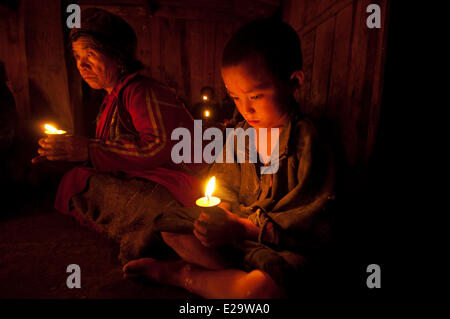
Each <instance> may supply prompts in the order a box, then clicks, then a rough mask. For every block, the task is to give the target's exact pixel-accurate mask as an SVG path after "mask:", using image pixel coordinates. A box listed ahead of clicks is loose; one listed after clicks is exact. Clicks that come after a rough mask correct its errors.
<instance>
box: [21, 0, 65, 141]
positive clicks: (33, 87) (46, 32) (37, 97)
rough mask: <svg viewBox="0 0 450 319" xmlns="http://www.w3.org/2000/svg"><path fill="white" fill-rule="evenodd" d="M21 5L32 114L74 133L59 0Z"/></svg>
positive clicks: (27, 1) (39, 119)
mask: <svg viewBox="0 0 450 319" xmlns="http://www.w3.org/2000/svg"><path fill="white" fill-rule="evenodd" d="M24 6H25V21H26V22H27V23H26V24H25V34H26V48H27V49H26V52H27V59H28V75H29V85H30V101H32V104H31V111H32V117H33V118H34V119H35V120H36V121H38V122H39V121H44V120H45V121H47V120H49V121H50V120H52V121H55V122H56V124H57V125H59V126H61V127H62V128H64V129H65V130H67V131H70V132H73V124H74V121H73V116H72V112H71V107H70V98H69V89H68V85H67V71H66V65H65V56H64V41H63V34H62V26H61V5H60V1H58V0H51V1H47V2H46V5H45V6H42V4H41V3H37V2H35V1H31V0H26V1H24ZM39 124H40V123H39Z"/></svg>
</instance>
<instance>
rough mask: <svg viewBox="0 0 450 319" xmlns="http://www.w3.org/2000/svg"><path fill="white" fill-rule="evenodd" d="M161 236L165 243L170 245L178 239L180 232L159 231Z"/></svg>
mask: <svg viewBox="0 0 450 319" xmlns="http://www.w3.org/2000/svg"><path fill="white" fill-rule="evenodd" d="M161 236H162V238H163V240H164V241H165V243H166V244H167V245H169V246H172V245H173V244H175V243H177V242H178V241H179V237H180V234H177V233H169V232H161Z"/></svg>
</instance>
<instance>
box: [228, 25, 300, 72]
mask: <svg viewBox="0 0 450 319" xmlns="http://www.w3.org/2000/svg"><path fill="white" fill-rule="evenodd" d="M258 57H260V58H262V59H263V61H264V62H265V65H266V66H267V69H268V71H269V72H270V73H271V74H272V75H273V76H274V78H275V79H278V80H281V81H288V80H289V77H290V76H291V74H292V72H294V71H295V70H301V69H302V67H303V57H302V50H301V44H300V39H299V37H298V35H297V32H295V30H294V29H293V28H292V27H291V26H290V25H288V24H287V23H284V22H282V21H279V20H276V19H273V18H269V19H258V20H254V21H252V22H250V23H248V24H246V25H244V26H243V27H241V28H240V29H239V30H238V31H237V32H236V33H235V34H234V35H233V36H232V37H231V39H230V40H229V41H228V43H227V45H226V46H225V49H224V51H223V56H222V67H227V66H233V65H237V64H239V63H242V62H243V61H246V60H252V59H254V58H258Z"/></svg>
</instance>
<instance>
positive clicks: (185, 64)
mask: <svg viewBox="0 0 450 319" xmlns="http://www.w3.org/2000/svg"><path fill="white" fill-rule="evenodd" d="M177 21H178V30H179V32H180V47H181V52H180V59H181V77H182V81H183V88H184V101H185V103H186V107H189V106H190V105H192V102H191V101H192V89H191V69H190V67H189V65H190V56H189V46H190V43H189V42H188V38H187V37H188V35H187V27H186V21H185V20H181V19H177Z"/></svg>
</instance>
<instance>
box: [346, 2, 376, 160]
mask: <svg viewBox="0 0 450 319" xmlns="http://www.w3.org/2000/svg"><path fill="white" fill-rule="evenodd" d="M369 3H370V1H369V0H360V1H358V2H357V3H356V6H355V7H354V10H355V13H354V19H353V28H352V32H353V34H352V43H351V57H350V70H349V74H348V80H347V88H348V90H347V105H348V106H349V109H348V110H346V111H347V112H348V114H346V115H347V119H348V121H347V125H348V126H347V128H348V129H347V130H345V131H344V136H343V137H344V143H345V145H346V150H347V158H348V160H349V163H350V164H351V165H360V164H361V158H360V154H359V153H360V152H359V150H360V149H361V145H362V144H363V143H364V142H365V137H364V136H363V131H364V128H363V127H362V126H361V124H362V122H361V119H360V118H361V115H362V112H363V111H364V108H367V107H369V106H367V105H364V93H365V92H364V85H365V81H366V77H365V76H366V75H365V72H366V63H367V54H366V53H367V45H368V28H367V27H366V8H367V5H369Z"/></svg>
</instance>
